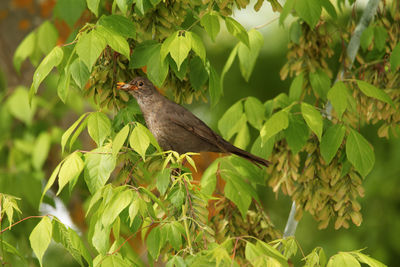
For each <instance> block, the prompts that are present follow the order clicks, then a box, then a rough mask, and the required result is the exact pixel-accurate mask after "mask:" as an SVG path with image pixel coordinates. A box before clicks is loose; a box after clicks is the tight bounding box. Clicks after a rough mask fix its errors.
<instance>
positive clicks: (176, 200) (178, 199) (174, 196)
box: [168, 188, 185, 208]
mask: <svg viewBox="0 0 400 267" xmlns="http://www.w3.org/2000/svg"><path fill="white" fill-rule="evenodd" d="M168 199H170V201H171V203H172V205H174V206H175V207H176V208H181V206H182V204H183V201H184V200H185V193H184V192H183V189H181V188H176V189H175V190H173V191H171V193H168Z"/></svg>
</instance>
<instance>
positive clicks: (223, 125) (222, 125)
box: [218, 101, 243, 140]
mask: <svg viewBox="0 0 400 267" xmlns="http://www.w3.org/2000/svg"><path fill="white" fill-rule="evenodd" d="M242 115H243V104H242V101H238V102H236V103H235V104H233V105H232V106H231V107H230V108H229V109H228V110H227V111H226V112H225V113H224V115H223V116H222V118H221V119H220V120H219V121H218V130H219V131H220V133H221V135H222V136H223V137H224V138H225V139H228V140H229V139H231V137H232V136H233V135H234V134H235V133H236V132H237V129H236V127H235V125H236V124H237V122H238V118H240V117H241V116H242Z"/></svg>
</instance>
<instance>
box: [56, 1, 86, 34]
mask: <svg viewBox="0 0 400 267" xmlns="http://www.w3.org/2000/svg"><path fill="white" fill-rule="evenodd" d="M85 8H86V0H58V1H57V3H56V6H55V7H54V13H55V15H56V16H57V17H58V18H60V19H63V20H65V22H66V23H67V24H68V26H70V27H71V28H73V26H74V24H75V22H76V21H77V20H78V19H79V18H80V16H81V14H82V12H83V11H84V10H85Z"/></svg>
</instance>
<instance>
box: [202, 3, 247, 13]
mask: <svg viewBox="0 0 400 267" xmlns="http://www.w3.org/2000/svg"><path fill="white" fill-rule="evenodd" d="M203 3H204V4H209V5H214V4H215V5H216V6H217V7H218V10H219V13H220V14H221V15H222V16H230V15H232V10H233V8H234V7H235V4H236V7H237V8H238V9H242V8H246V6H247V5H248V4H249V3H250V0H221V1H211V0H203Z"/></svg>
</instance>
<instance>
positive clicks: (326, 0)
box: [321, 0, 337, 19]
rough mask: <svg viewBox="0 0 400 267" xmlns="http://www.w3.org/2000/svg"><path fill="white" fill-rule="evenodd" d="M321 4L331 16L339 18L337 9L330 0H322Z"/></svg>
mask: <svg viewBox="0 0 400 267" xmlns="http://www.w3.org/2000/svg"><path fill="white" fill-rule="evenodd" d="M321 5H322V7H323V8H324V9H325V10H326V12H328V14H329V16H331V17H332V18H333V19H337V13H336V9H335V7H334V6H333V5H332V3H331V1H330V0H322V1H321Z"/></svg>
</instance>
